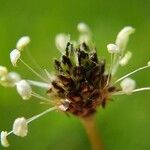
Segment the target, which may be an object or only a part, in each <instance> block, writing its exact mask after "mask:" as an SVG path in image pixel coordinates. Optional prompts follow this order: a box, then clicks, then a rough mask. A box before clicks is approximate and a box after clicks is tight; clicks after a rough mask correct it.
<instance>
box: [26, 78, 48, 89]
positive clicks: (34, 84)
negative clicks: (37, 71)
mask: <svg viewBox="0 0 150 150" xmlns="http://www.w3.org/2000/svg"><path fill="white" fill-rule="evenodd" d="M27 81H28V83H29V84H30V85H33V86H37V87H41V88H44V89H47V90H48V89H50V88H51V83H49V84H48V83H44V82H39V81H33V80H27Z"/></svg>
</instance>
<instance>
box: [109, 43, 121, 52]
mask: <svg viewBox="0 0 150 150" xmlns="http://www.w3.org/2000/svg"><path fill="white" fill-rule="evenodd" d="M107 49H108V52H109V53H112V54H113V53H119V48H118V46H117V45H116V44H108V45H107Z"/></svg>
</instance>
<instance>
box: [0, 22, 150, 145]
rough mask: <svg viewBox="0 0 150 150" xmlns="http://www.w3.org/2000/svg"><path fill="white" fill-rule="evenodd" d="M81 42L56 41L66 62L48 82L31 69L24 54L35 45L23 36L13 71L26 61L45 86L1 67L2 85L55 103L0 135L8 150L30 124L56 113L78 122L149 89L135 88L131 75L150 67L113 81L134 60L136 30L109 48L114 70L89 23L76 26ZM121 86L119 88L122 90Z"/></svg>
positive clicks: (59, 64)
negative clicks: (130, 45) (130, 46)
mask: <svg viewBox="0 0 150 150" xmlns="http://www.w3.org/2000/svg"><path fill="white" fill-rule="evenodd" d="M77 29H78V31H79V33H80V34H79V39H78V40H77V41H74V42H72V41H71V39H70V36H69V35H66V34H58V35H57V36H56V38H55V44H56V47H57V49H58V50H59V51H60V52H61V57H60V58H59V59H55V60H54V67H55V71H56V72H55V74H54V75H51V74H50V73H49V72H48V71H47V70H45V73H46V75H47V78H45V77H44V76H42V75H41V74H40V73H38V72H37V71H36V70H34V69H33V68H32V67H31V66H29V65H28V64H27V63H26V62H25V61H24V60H22V58H21V55H22V53H23V52H24V51H23V49H24V50H26V49H25V48H26V46H27V45H28V44H29V42H30V38H29V37H28V36H24V37H22V38H21V39H20V40H19V41H18V42H17V44H16V49H14V50H13V51H11V53H10V60H11V62H12V65H13V66H16V65H17V62H18V61H20V62H22V63H23V64H24V65H25V66H26V67H27V68H28V69H29V70H30V71H32V72H33V73H34V74H35V75H36V76H37V77H38V78H39V79H40V81H33V80H28V79H22V78H21V76H20V75H19V74H18V73H16V72H9V71H8V70H7V68H6V67H4V66H0V84H1V85H2V86H6V87H16V89H17V92H18V94H19V95H20V96H21V97H22V99H25V100H26V99H30V98H31V97H32V96H33V97H36V98H38V99H39V100H41V101H44V102H46V103H48V104H51V105H52V106H53V107H51V108H48V109H47V110H46V111H44V112H42V113H40V114H38V115H36V116H33V117H31V118H29V119H25V118H24V117H21V118H17V119H16V120H15V121H14V124H13V128H12V131H10V132H8V133H7V132H6V131H5V132H4V131H2V132H1V143H2V145H3V146H4V147H8V146H9V143H8V141H7V136H8V135H10V134H12V133H14V134H15V135H17V136H20V137H24V136H26V135H27V133H28V124H29V123H31V122H32V121H33V120H35V119H37V118H39V117H41V116H43V115H45V114H46V113H48V112H50V111H54V110H59V111H62V112H65V113H68V114H73V115H75V116H78V117H79V118H86V117H89V116H92V115H93V114H95V113H96V110H97V109H98V108H99V107H103V108H104V107H105V106H106V104H107V102H108V100H109V99H110V98H111V96H113V95H121V94H132V93H135V92H139V91H144V90H150V87H143V88H138V89H136V88H135V87H136V83H135V81H134V80H133V79H131V78H130V76H131V75H132V74H134V73H136V72H138V71H141V70H143V69H146V68H148V69H149V67H150V62H148V64H146V65H145V66H143V67H140V68H138V69H136V70H133V71H132V72H130V73H128V74H126V75H124V76H123V77H121V78H119V79H118V80H116V81H114V80H113V78H114V75H115V74H116V72H117V70H118V68H119V67H120V66H125V65H127V64H128V62H129V60H130V59H131V56H132V53H131V52H129V51H128V52H125V50H126V46H127V42H128V40H129V36H130V35H131V34H132V33H134V31H135V29H134V28H132V27H125V28H123V29H122V30H121V31H120V32H119V34H118V35H117V39H116V41H115V42H114V43H111V44H108V45H107V50H108V52H109V53H110V55H111V60H110V66H109V67H108V68H107V67H106V60H103V59H101V58H99V57H98V56H97V51H96V48H95V47H94V46H93V44H92V41H91V39H92V38H91V31H90V28H89V27H88V26H87V25H86V24H85V23H79V24H78V26H77ZM118 83H120V85H118ZM31 86H37V87H39V88H43V89H45V91H46V92H47V95H44V96H43V95H41V94H38V93H36V92H35V91H33V89H32V88H31Z"/></svg>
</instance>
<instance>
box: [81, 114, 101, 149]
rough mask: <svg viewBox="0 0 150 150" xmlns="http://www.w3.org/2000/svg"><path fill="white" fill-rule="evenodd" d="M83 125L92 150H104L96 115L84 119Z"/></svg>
mask: <svg viewBox="0 0 150 150" xmlns="http://www.w3.org/2000/svg"><path fill="white" fill-rule="evenodd" d="M82 124H83V126H84V128H85V130H86V133H87V136H88V138H89V141H90V143H91V147H92V150H104V147H103V144H102V140H101V137H100V136H99V135H98V132H97V129H96V121H95V115H91V116H88V117H85V118H82Z"/></svg>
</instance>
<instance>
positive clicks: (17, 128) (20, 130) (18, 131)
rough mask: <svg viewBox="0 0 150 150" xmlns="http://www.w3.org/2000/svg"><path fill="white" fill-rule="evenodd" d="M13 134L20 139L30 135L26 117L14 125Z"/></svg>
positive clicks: (19, 119)
mask: <svg viewBox="0 0 150 150" xmlns="http://www.w3.org/2000/svg"><path fill="white" fill-rule="evenodd" d="M13 133H14V134H15V135H17V136H20V137H25V136H27V133H28V123H27V120H26V119H25V118H24V117H21V118H17V119H16V120H15V121H14V124H13Z"/></svg>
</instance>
